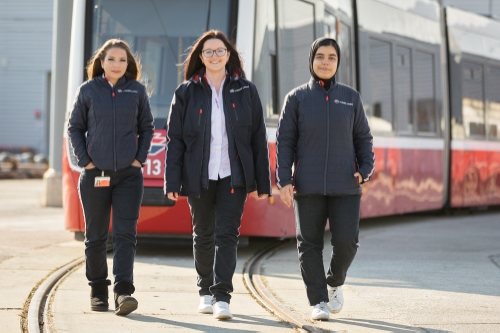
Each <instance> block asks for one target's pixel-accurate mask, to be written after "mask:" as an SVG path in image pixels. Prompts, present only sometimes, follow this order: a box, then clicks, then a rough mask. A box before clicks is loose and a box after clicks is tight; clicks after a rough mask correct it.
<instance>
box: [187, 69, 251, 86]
mask: <svg viewBox="0 0 500 333" xmlns="http://www.w3.org/2000/svg"><path fill="white" fill-rule="evenodd" d="M240 77H241V74H240V72H238V71H236V70H232V69H231V68H230V67H226V81H230V82H233V81H238V80H239V79H240ZM228 79H229V80H228ZM189 81H192V82H193V83H196V84H202V83H203V81H205V83H206V82H207V76H206V73H205V67H202V68H201V69H200V70H199V71H198V72H196V73H195V74H194V75H193V76H192V77H191V78H190V79H189Z"/></svg>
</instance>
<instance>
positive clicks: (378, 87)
mask: <svg viewBox="0 0 500 333" xmlns="http://www.w3.org/2000/svg"><path fill="white" fill-rule="evenodd" d="M369 84H370V101H371V103H370V104H371V109H372V110H371V117H370V127H371V128H372V130H373V131H375V132H390V131H392V70H391V44H389V43H386V42H382V41H379V40H376V39H372V38H370V80H369Z"/></svg>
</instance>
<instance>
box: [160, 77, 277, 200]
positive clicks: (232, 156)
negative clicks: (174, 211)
mask: <svg viewBox="0 0 500 333" xmlns="http://www.w3.org/2000/svg"><path fill="white" fill-rule="evenodd" d="M227 71H228V74H227V76H226V80H225V81H224V86H223V87H222V89H223V91H222V93H223V100H224V105H223V110H224V116H225V120H226V132H227V138H228V155H229V160H230V167H231V186H232V187H245V188H246V191H247V192H252V191H255V190H257V191H258V193H259V194H269V195H270V194H271V178H270V175H271V174H270V169H269V151H268V146H267V134H266V125H265V122H264V114H263V111H262V104H261V102H260V98H259V95H258V93H257V89H256V88H255V85H254V84H253V83H251V82H250V81H248V80H246V79H244V78H242V77H240V76H239V75H238V74H237V73H234V72H233V71H232V70H230V69H228V70H227ZM211 117H212V90H211V88H210V86H209V85H208V83H207V81H206V79H205V78H204V70H203V69H202V70H201V71H200V72H198V73H197V74H196V75H194V76H193V77H192V78H191V79H189V80H188V81H186V82H184V83H182V84H181V85H180V86H179V87H178V88H177V89H176V91H175V94H174V97H173V100H172V104H171V107H170V113H169V116H168V120H167V146H166V154H165V186H164V191H165V195H167V193H168V192H178V193H180V194H181V195H184V196H189V197H196V198H198V197H200V193H201V189H202V188H203V189H207V188H208V182H209V178H208V162H209V160H210V138H211V128H212V125H211Z"/></svg>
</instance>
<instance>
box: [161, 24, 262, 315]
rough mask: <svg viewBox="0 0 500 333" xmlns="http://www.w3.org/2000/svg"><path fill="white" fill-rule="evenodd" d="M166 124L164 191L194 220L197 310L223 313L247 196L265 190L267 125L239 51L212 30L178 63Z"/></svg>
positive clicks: (216, 313) (227, 303)
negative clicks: (182, 200) (183, 201)
mask: <svg viewBox="0 0 500 333" xmlns="http://www.w3.org/2000/svg"><path fill="white" fill-rule="evenodd" d="M184 66H185V67H184V80H185V81H184V83H182V84H181V85H180V86H179V87H178V88H177V89H176V91H175V94H174V97H173V100H172V104H171V107H170V113H169V117H168V121H167V148H166V155H165V195H167V196H168V198H169V199H171V200H174V201H176V200H177V199H178V198H179V195H182V196H187V197H188V203H189V207H190V209H191V215H192V218H193V241H194V245H193V247H194V249H193V252H194V262H195V267H196V272H197V274H198V281H197V285H198V287H199V295H200V304H199V307H198V311H199V312H201V313H213V315H214V317H215V318H217V319H230V318H232V317H233V315H232V313H231V311H230V310H229V302H230V299H231V295H230V293H231V292H232V291H233V284H232V278H233V275H234V270H235V268H236V256H237V254H236V250H237V246H238V236H239V227H240V222H241V217H242V215H243V206H244V204H245V201H246V198H247V193H251V192H255V191H256V192H257V194H255V193H252V196H254V197H255V198H257V199H264V198H266V197H268V196H269V195H270V193H271V181H270V171H269V152H268V148H267V137H266V127H265V123H264V115H263V111H262V105H261V102H260V99H259V95H258V93H257V90H256V88H255V86H254V85H253V84H252V83H251V82H250V81H248V80H246V79H245V72H244V71H243V65H242V61H241V58H240V56H239V54H238V51H237V50H236V48H235V47H234V45H233V44H232V43H231V42H230V41H229V40H228V38H227V37H226V36H225V35H224V34H223V33H222V32H220V31H218V30H211V31H208V32H206V33H204V34H203V35H202V36H201V37H200V38H198V40H197V41H195V42H194V44H193V45H192V47H191V49H190V52H189V54H188V56H187V59H186V61H185V63H184Z"/></svg>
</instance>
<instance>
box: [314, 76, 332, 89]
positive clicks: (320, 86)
mask: <svg viewBox="0 0 500 333" xmlns="http://www.w3.org/2000/svg"><path fill="white" fill-rule="evenodd" d="M323 85H324V83H323V82H322V80H318V81H316V80H315V79H314V77H312V76H311V78H310V79H309V87H311V89H312V88H316V89H321V90H322V91H330V90H331V89H332V88H333V87H335V86H336V85H337V81H336V80H335V77H333V79H332V84H331V86H330V89H328V90H325V89H324V88H323Z"/></svg>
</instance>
